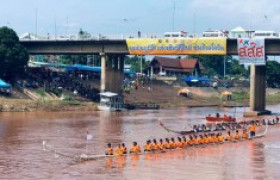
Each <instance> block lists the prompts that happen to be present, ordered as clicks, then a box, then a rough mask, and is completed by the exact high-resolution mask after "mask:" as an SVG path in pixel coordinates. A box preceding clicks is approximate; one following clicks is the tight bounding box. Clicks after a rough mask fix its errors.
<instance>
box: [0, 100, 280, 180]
mask: <svg viewBox="0 0 280 180" xmlns="http://www.w3.org/2000/svg"><path fill="white" fill-rule="evenodd" d="M279 108H280V105H274V106H268V109H270V110H272V111H273V112H279ZM235 111H236V116H237V117H241V114H242V113H243V111H244V109H243V108H237V109H219V108H193V109H176V110H156V111H128V112H121V113H108V112H59V113H54V112H32V113H31V112H28V113H14V112H13V113H10V112H6V113H0V174H1V176H0V179H94V180H96V179H106V180H107V179H129V180H130V179H133V180H134V179H145V180H146V179H147V180H148V179H215V180H216V179H217V180H219V179H280V171H279V167H280V153H279V152H280V138H279V137H280V136H279V133H280V125H278V127H277V126H270V127H269V131H268V133H267V135H266V136H265V137H263V138H259V139H255V140H251V141H244V142H239V143H226V144H222V145H208V146H205V147H201V148H198V147H196V148H189V149H184V150H178V151H173V152H167V153H163V154H150V155H142V156H129V157H116V158H107V159H98V160H94V161H88V162H75V161H73V159H72V158H69V157H63V156H59V155H57V154H59V153H63V154H66V155H69V156H70V157H71V156H74V155H78V154H82V153H86V152H88V153H90V154H103V153H104V149H105V147H106V143H108V142H112V143H120V142H125V143H126V144H127V146H130V145H131V142H133V141H137V142H138V143H140V144H141V145H143V143H144V142H145V141H146V140H147V139H152V138H157V139H159V138H165V137H176V135H174V134H172V133H168V132H167V131H165V130H164V129H162V128H161V127H160V126H159V123H158V119H161V120H162V121H163V122H164V123H165V124H166V125H168V126H169V127H171V128H174V129H178V130H182V129H186V128H188V127H189V125H191V124H196V123H205V120H204V116H205V115H207V114H210V113H212V114H214V113H216V112H220V113H222V114H223V113H227V114H232V115H234V114H235ZM87 131H88V133H90V134H92V135H93V139H92V140H89V141H88V143H87V141H86V133H87ZM44 140H45V141H48V145H49V146H51V147H52V148H54V149H55V150H56V151H57V152H58V153H57V154H55V153H52V152H49V151H46V150H43V146H42V141H44Z"/></svg>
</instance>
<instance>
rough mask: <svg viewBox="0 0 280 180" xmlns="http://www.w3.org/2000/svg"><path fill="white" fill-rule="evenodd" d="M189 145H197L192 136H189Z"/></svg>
mask: <svg viewBox="0 0 280 180" xmlns="http://www.w3.org/2000/svg"><path fill="white" fill-rule="evenodd" d="M187 144H188V145H190V146H192V145H194V144H195V140H194V139H193V137H192V136H191V135H190V136H189V140H188V141H187Z"/></svg>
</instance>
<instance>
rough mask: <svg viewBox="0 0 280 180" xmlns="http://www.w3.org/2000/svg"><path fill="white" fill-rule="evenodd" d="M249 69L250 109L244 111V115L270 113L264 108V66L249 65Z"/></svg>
mask: <svg viewBox="0 0 280 180" xmlns="http://www.w3.org/2000/svg"><path fill="white" fill-rule="evenodd" d="M250 71H251V72H250V73H251V74H250V111H248V112H244V116H245V117H254V116H259V115H264V114H270V113H271V112H270V111H268V110H266V109H265V107H266V106H265V105H266V102H265V99H266V98H265V96H266V66H256V65H251V69H250Z"/></svg>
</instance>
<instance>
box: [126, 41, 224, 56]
mask: <svg viewBox="0 0 280 180" xmlns="http://www.w3.org/2000/svg"><path fill="white" fill-rule="evenodd" d="M226 43H227V39H226V38H139V39H133V38H132V39H127V40H126V44H127V48H128V50H129V53H130V54H131V55H226V52H227V46H226Z"/></svg>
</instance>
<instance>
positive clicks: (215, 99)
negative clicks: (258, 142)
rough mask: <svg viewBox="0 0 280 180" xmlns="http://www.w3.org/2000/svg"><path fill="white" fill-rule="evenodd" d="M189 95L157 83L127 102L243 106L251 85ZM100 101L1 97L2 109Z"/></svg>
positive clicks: (90, 107)
mask: <svg viewBox="0 0 280 180" xmlns="http://www.w3.org/2000/svg"><path fill="white" fill-rule="evenodd" d="M191 91H192V93H191V95H190V96H189V97H182V96H178V94H177V92H178V88H173V87H171V86H164V87H162V86H158V87H156V86H154V87H153V89H152V90H147V89H139V90H138V91H132V92H131V93H130V94H125V103H126V104H131V105H133V104H156V105H159V107H160V108H161V109H174V108H186V107H190V108H193V107H213V106H221V107H244V106H249V89H248V88H231V89H228V91H231V92H232V97H231V100H225V98H222V97H221V95H220V94H221V92H222V91H224V89H222V88H220V89H213V88H201V87H200V88H194V87H192V88H191ZM266 102H267V105H273V104H279V103H280V89H267V97H266ZM97 106H98V103H96V102H92V101H85V100H79V99H75V98H66V99H64V100H61V99H55V100H50V99H47V98H40V99H38V100H32V99H13V98H4V97H2V98H0V112H34V111H46V112H58V111H97V110H98V109H97Z"/></svg>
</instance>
